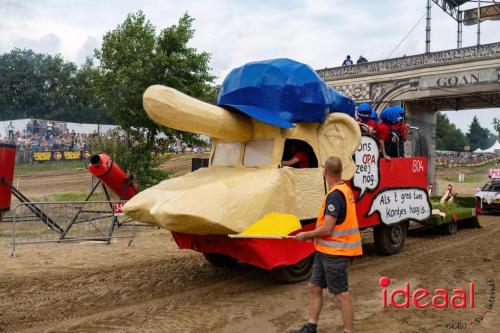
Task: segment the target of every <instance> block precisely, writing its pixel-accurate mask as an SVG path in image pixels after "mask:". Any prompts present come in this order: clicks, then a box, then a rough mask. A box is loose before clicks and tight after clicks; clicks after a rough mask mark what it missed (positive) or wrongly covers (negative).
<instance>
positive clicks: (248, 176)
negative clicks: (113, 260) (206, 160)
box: [124, 85, 361, 234]
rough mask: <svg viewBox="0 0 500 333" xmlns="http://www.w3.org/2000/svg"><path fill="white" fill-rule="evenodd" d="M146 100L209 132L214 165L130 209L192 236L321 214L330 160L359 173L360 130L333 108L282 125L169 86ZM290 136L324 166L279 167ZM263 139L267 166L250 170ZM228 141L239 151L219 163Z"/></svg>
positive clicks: (158, 111)
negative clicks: (318, 118)
mask: <svg viewBox="0 0 500 333" xmlns="http://www.w3.org/2000/svg"><path fill="white" fill-rule="evenodd" d="M143 101H144V109H145V110H146V112H147V113H148V115H149V117H150V118H151V119H153V120H154V121H156V122H158V123H160V124H162V125H164V126H167V127H171V128H175V129H178V130H183V131H188V132H192V133H197V134H204V135H208V136H210V137H211V138H212V151H211V155H210V165H209V167H208V168H201V169H199V170H197V171H195V172H192V173H189V174H187V175H184V176H180V177H175V178H171V179H167V180H165V181H163V182H161V183H160V184H158V185H156V186H153V187H151V188H149V189H146V190H144V191H142V192H140V193H139V194H137V195H136V196H135V197H134V198H132V199H131V200H129V201H128V202H127V203H126V205H125V206H124V212H125V214H126V215H128V216H129V217H131V218H133V219H135V220H137V221H140V222H144V223H150V224H154V225H158V226H160V227H163V228H166V229H168V230H171V231H177V232H185V233H190V234H236V233H240V232H242V231H244V230H245V229H246V228H248V227H249V226H250V225H252V224H253V223H255V222H257V221H259V220H261V219H262V218H264V217H265V216H266V215H268V214H271V213H272V214H273V215H272V216H273V217H275V218H276V219H279V218H280V214H285V215H286V214H292V215H294V216H296V217H297V218H299V219H300V220H305V219H314V218H316V216H317V213H318V209H319V206H320V204H321V200H322V198H323V196H324V193H325V185H324V181H323V168H322V165H323V163H324V161H325V160H326V159H327V158H328V157H329V156H331V155H336V156H338V157H340V158H341V159H342V162H343V164H344V172H343V174H342V176H343V178H344V179H346V180H347V179H351V178H352V177H353V175H354V172H355V165H354V161H353V160H352V155H353V153H354V151H355V150H356V149H357V147H358V146H359V143H360V140H361V133H360V130H359V126H358V125H357V123H356V122H355V121H354V120H353V119H352V118H351V117H349V116H347V115H345V114H340V113H332V114H330V115H329V116H328V117H327V119H326V120H325V122H324V123H322V124H319V123H297V124H295V125H296V127H295V128H291V129H281V128H278V127H275V126H271V125H268V124H265V123H262V122H260V121H257V120H255V119H251V118H249V117H247V116H245V115H243V114H240V113H237V112H233V111H229V110H226V109H224V108H222V107H219V106H215V105H212V104H208V103H204V102H202V101H199V100H197V99H195V98H192V97H189V96H187V95H185V94H183V93H181V92H179V91H177V90H175V89H172V88H168V87H163V86H158V85H156V86H151V87H149V88H148V89H147V90H146V92H145V93H144V98H143ZM286 139H297V140H302V141H305V142H306V143H307V144H309V145H310V146H311V148H312V150H313V151H314V153H315V155H316V157H317V159H318V167H317V168H308V169H295V168H290V167H283V168H280V167H279V166H280V163H281V159H282V156H283V151H284V146H285V140H286ZM258 140H264V141H262V143H265V144H264V145H263V146H268V147H270V148H272V149H267V150H263V151H262V152H257V153H258V154H261V155H262V157H263V160H266V163H265V164H263V165H259V166H258V167H248V166H246V165H245V164H247V165H248V164H249V162H248V161H247V159H246V158H245V157H246V156H245V147H246V145H247V144H249V143H250V144H253V143H254V142H253V141H258ZM228 143H231V147H232V148H233V149H239V150H237V152H238V151H239V154H237V155H236V156H237V158H236V160H235V161H234V162H233V163H232V164H231V165H230V166H221V165H217V164H218V163H219V162H217V161H219V155H218V154H221V153H222V152H223V150H224V149H225V147H226V146H225V144H226V145H227V144H228ZM248 150H250V149H248ZM214 155H216V157H217V158H214ZM222 160H224V159H222ZM244 161H245V162H246V163H245V162H244ZM219 164H220V163H219ZM285 215H283V218H285Z"/></svg>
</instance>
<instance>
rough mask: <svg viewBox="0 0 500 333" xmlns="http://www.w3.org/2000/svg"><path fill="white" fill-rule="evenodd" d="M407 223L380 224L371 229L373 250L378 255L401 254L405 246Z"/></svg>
mask: <svg viewBox="0 0 500 333" xmlns="http://www.w3.org/2000/svg"><path fill="white" fill-rule="evenodd" d="M407 229H408V224H407V223H405V222H404V223H398V224H394V225H385V224H380V225H377V226H376V227H374V228H373V240H374V243H375V249H376V250H377V252H378V253H379V254H385V255H393V254H396V253H399V252H401V250H402V249H403V247H404V245H405V240H406V231H407Z"/></svg>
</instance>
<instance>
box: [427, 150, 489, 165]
mask: <svg viewBox="0 0 500 333" xmlns="http://www.w3.org/2000/svg"><path fill="white" fill-rule="evenodd" d="M497 156H498V155H497V154H495V153H473V152H455V151H436V154H435V158H436V165H437V166H449V165H466V164H477V163H484V162H488V161H491V160H493V159H495V158H496V157H497Z"/></svg>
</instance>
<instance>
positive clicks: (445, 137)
mask: <svg viewBox="0 0 500 333" xmlns="http://www.w3.org/2000/svg"><path fill="white" fill-rule="evenodd" d="M466 144H467V141H466V139H465V136H464V134H463V133H462V131H461V130H460V129H458V128H457V127H456V126H455V124H452V123H450V120H449V119H448V117H447V116H446V115H444V114H441V113H438V114H437V121H436V149H437V150H451V151H463V149H464V146H465V145H466Z"/></svg>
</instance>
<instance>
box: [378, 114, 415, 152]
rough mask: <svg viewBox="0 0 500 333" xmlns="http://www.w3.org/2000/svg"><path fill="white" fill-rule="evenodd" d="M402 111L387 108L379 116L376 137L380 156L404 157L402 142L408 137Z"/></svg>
mask: <svg viewBox="0 0 500 333" xmlns="http://www.w3.org/2000/svg"><path fill="white" fill-rule="evenodd" d="M403 115H404V110H403V108H402V107H400V106H394V107H388V108H386V109H384V111H382V113H381V114H380V120H381V122H380V123H379V124H378V125H377V136H378V140H379V144H380V150H381V151H382V156H383V157H384V158H385V159H387V160H390V159H391V157H404V155H405V154H404V142H405V141H406V137H407V135H408V126H407V125H406V123H405V122H404V120H403Z"/></svg>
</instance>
